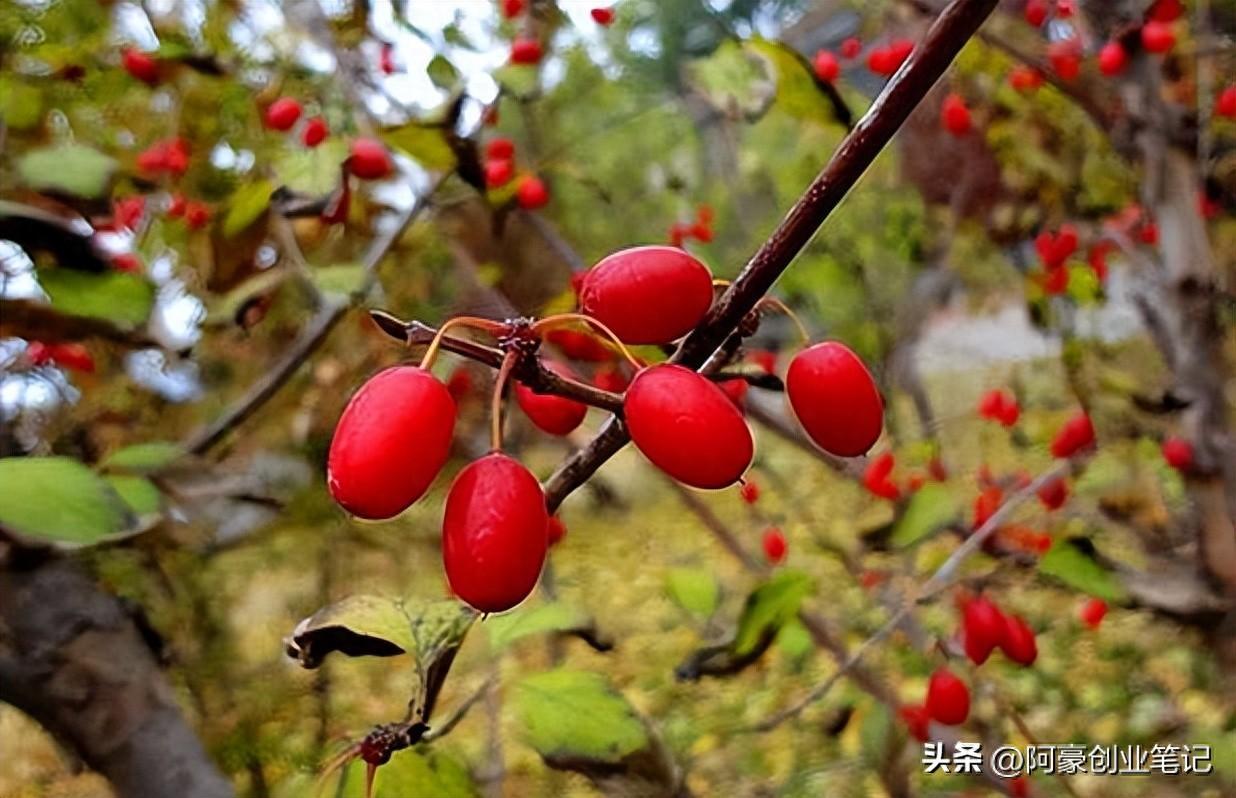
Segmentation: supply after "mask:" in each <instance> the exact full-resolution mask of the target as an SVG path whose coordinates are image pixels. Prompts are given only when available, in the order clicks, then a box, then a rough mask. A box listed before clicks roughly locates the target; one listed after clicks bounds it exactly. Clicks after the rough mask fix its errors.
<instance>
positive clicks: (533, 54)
mask: <svg viewBox="0 0 1236 798" xmlns="http://www.w3.org/2000/svg"><path fill="white" fill-rule="evenodd" d="M541 55H542V52H541V43H540V42H538V41H537V40H536V39H527V38H524V37H522V36H520V37H517V38H516V39H515V41H513V42H511V63H512V64H536V63H538V62H539V61H540V60H541Z"/></svg>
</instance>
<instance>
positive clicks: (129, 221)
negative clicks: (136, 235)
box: [112, 194, 146, 230]
mask: <svg viewBox="0 0 1236 798" xmlns="http://www.w3.org/2000/svg"><path fill="white" fill-rule="evenodd" d="M145 213H146V198H145V197H143V196H141V195H140V194H139V195H137V196H133V197H125V198H124V199H120V200H116V201H115V202H113V203H112V218H114V219H115V220H116V223H117V224H119V225H121V226H122V227H127V228H129V229H130V230H136V229H137V226H138V225H139V224H140V223H141V221H142V216H143V215H144V214H145Z"/></svg>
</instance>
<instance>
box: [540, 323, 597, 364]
mask: <svg viewBox="0 0 1236 798" xmlns="http://www.w3.org/2000/svg"><path fill="white" fill-rule="evenodd" d="M545 340H546V341H547V342H549V343H551V344H553V345H554V346H556V347H558V348H559V349H561V350H562V354H564V355H566V356H567V357H569V358H570V359H571V360H583V361H585V362H588V363H605V362H606V361H609V360H611V359H612V358H613V356H614V353H613V352H612V351H610V349H609V347H607V346H606V345H605V344H604V343H602V342H601V339H599V338H597V337H596V336H595V335H592V334H590V333H586V332H580V331H579V330H550V331H549V332H547V333H545Z"/></svg>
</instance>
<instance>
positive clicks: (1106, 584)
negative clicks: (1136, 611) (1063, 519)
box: [1039, 540, 1124, 601]
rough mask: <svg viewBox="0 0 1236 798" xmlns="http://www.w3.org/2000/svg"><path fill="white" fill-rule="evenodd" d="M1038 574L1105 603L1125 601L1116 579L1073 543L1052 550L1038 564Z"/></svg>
mask: <svg viewBox="0 0 1236 798" xmlns="http://www.w3.org/2000/svg"><path fill="white" fill-rule="evenodd" d="M1039 572H1040V573H1043V574H1046V575H1047V576H1052V577H1055V578H1056V579H1059V580H1060V581H1061V582H1064V583H1065V584H1066V585H1068V586H1069V587H1072V588H1076V589H1077V590H1080V591H1081V592H1083V593H1088V594H1090V595H1092V596H1097V597H1099V598H1101V599H1104V600H1105V601H1120V600H1121V599H1122V598H1123V597H1124V589H1123V588H1122V587H1121V586H1120V583H1119V582H1118V581H1116V577H1114V576H1113V575H1112V574H1111V572H1110V571H1108V570H1107V569H1106V568H1104V567H1103V566H1102V565H1100V564H1099V563H1098V562H1097V561H1095V559H1094V558H1093V557H1091V556H1090V555H1089V554H1087V553H1086V552H1085V551H1083V550H1082V549H1081V548H1080V547H1079V546H1078V545H1077V543H1075V542H1074V541H1072V540H1062V541H1059V542H1058V543H1056V545H1054V546H1052V547H1051V549H1050V550H1049V551H1048V552H1047V554H1046V555H1044V557H1043V559H1041V560H1039Z"/></svg>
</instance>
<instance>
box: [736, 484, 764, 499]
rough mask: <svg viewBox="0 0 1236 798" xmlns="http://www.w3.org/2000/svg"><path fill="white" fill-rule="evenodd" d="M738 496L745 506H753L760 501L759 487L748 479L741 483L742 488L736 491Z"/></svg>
mask: <svg viewBox="0 0 1236 798" xmlns="http://www.w3.org/2000/svg"><path fill="white" fill-rule="evenodd" d="M738 495H740V496H742V500H743V501H745V502H746V503H747V504H755V503H756V502H758V501H759V500H760V486H759V483H757V482H755V481H754V480H751V479H748V480H747V481H746V482H744V483H742V487H741V488H739V489H738Z"/></svg>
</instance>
